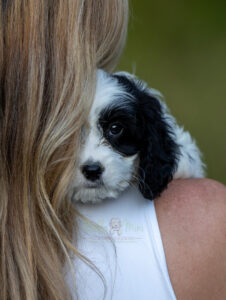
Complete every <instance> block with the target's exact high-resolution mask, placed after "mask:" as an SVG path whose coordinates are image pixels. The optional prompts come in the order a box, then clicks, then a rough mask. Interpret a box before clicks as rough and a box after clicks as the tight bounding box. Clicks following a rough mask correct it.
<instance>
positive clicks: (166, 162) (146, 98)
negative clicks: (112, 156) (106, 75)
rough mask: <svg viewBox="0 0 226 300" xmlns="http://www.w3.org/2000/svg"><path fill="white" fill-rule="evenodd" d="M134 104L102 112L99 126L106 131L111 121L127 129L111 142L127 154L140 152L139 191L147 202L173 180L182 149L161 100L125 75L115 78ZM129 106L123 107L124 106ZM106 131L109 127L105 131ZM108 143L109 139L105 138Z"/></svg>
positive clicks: (122, 100)
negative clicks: (167, 120)
mask: <svg viewBox="0 0 226 300" xmlns="http://www.w3.org/2000/svg"><path fill="white" fill-rule="evenodd" d="M112 76H113V77H114V78H116V79H117V80H118V82H119V84H120V85H122V86H123V88H124V89H125V90H126V92H127V93H129V94H130V95H132V97H133V98H134V100H135V101H132V100H131V101H128V100H127V101H126V100H125V99H121V100H120V99H119V101H118V102H117V106H118V107H111V108H108V109H106V111H105V112H103V114H102V116H101V118H100V123H101V125H102V127H103V128H104V125H103V124H104V120H105V121H106V124H109V123H110V122H111V121H112V122H115V121H116V120H117V121H120V122H122V123H123V124H124V126H125V127H126V130H125V133H124V135H123V136H121V137H120V139H116V140H110V143H111V144H112V146H113V147H115V148H116V149H117V150H118V151H120V152H122V153H123V154H125V155H132V154H135V153H139V159H140V165H139V189H140V191H141V193H142V194H143V196H144V197H145V198H148V199H154V198H156V197H158V196H159V195H160V194H161V192H162V191H163V190H164V189H165V188H166V187H167V184H168V183H169V181H170V180H172V178H173V173H174V171H175V169H176V167H177V161H178V156H179V146H178V145H177V144H176V143H175V141H174V138H173V131H172V129H171V127H170V125H169V124H168V123H167V122H166V120H165V118H164V113H163V111H162V106H161V103H160V101H159V100H158V99H157V98H155V97H154V96H152V95H151V94H150V92H149V91H148V89H145V88H144V87H142V85H139V82H136V81H133V80H130V79H128V78H127V77H126V76H123V75H112ZM125 101H126V105H120V103H121V104H123V103H125ZM107 120H108V121H107ZM104 132H107V131H106V128H105V130H104ZM106 138H107V139H108V140H109V137H108V136H106Z"/></svg>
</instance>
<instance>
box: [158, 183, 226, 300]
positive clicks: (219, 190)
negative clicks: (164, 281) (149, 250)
mask: <svg viewBox="0 0 226 300" xmlns="http://www.w3.org/2000/svg"><path fill="white" fill-rule="evenodd" d="M155 207H156V213H157V217H158V221H159V226H160V231H161V234H162V239H163V244H164V249H165V254H166V260H167V265H168V269H169V274H170V278H171V282H172V284H173V287H174V289H175V293H176V295H177V298H178V299H179V300H180V299H181V300H185V299H193V300H195V299H199V300H202V299H207V300H208V299H216V300H218V299H219V300H220V299H226V286H225V280H226V187H225V186H224V185H223V184H221V183H219V182H216V181H214V180H211V179H184V180H182V179H180V180H174V181H173V182H172V183H171V184H170V185H169V187H168V189H167V190H166V191H165V192H164V193H163V195H162V196H161V197H160V198H159V199H157V200H156V202H155Z"/></svg>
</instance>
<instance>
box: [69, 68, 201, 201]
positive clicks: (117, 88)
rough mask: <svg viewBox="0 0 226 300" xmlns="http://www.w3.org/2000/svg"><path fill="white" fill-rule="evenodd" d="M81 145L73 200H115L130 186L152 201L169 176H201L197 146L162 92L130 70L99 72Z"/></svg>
mask: <svg viewBox="0 0 226 300" xmlns="http://www.w3.org/2000/svg"><path fill="white" fill-rule="evenodd" d="M81 144H82V145H81V150H80V156H79V158H78V162H77V168H76V169H75V175H74V180H73V182H72V184H71V186H70V188H69V195H70V197H71V198H72V200H73V201H82V202H84V203H85V202H99V201H101V200H103V199H106V198H114V197H117V196H118V195H119V193H120V192H121V191H123V190H124V189H126V188H127V187H128V186H129V185H130V184H137V186H138V188H139V190H140V192H141V193H142V194H143V196H144V197H145V198H148V199H154V198H156V197H158V196H159V195H160V194H161V192H162V191H163V190H164V189H165V188H166V187H167V184H168V183H169V182H170V180H172V178H190V177H203V176H204V164H203V163H202V161H201V158H200V151H199V149H198V147H197V146H196V144H195V142H194V140H192V138H191V136H190V134H189V133H188V132H186V131H184V129H183V128H182V127H179V126H178V125H177V123H176V120H175V119H174V118H173V117H172V116H171V115H170V113H169V111H168V109H167V106H166V104H165V103H164V102H163V101H162V100H161V94H160V93H159V92H157V91H156V90H154V89H152V88H148V87H147V85H146V83H144V82H142V81H140V80H138V79H137V78H136V77H135V76H133V75H130V74H129V73H125V72H119V73H115V74H108V73H106V72H104V71H102V70H98V72H97V86H96V95H95V99H94V102H93V105H92V108H91V111H90V114H89V118H88V125H87V126H86V127H84V128H83V132H82V143H81Z"/></svg>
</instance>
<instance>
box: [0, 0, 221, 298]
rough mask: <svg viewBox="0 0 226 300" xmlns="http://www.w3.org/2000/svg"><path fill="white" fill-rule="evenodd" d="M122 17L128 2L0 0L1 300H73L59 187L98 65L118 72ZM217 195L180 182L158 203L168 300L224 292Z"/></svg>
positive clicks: (69, 215)
mask: <svg viewBox="0 0 226 300" xmlns="http://www.w3.org/2000/svg"><path fill="white" fill-rule="evenodd" d="M127 15H128V7H127V1H126V0H73V1H72V0H58V1H54V0H26V1H25V0H8V1H7V0H4V1H3V0H2V1H1V2H0V22H1V25H0V80H1V106H0V114H1V115H0V139H1V140H0V188H1V196H0V197H1V198H0V299H2V300H14V299H16V300H24V299H25V300H36V299H59V300H62V299H71V298H74V299H76V298H75V297H76V291H75V293H74V294H72V291H71V290H70V288H69V286H68V283H67V281H66V279H65V272H64V270H65V265H66V264H67V263H68V262H69V261H70V256H71V254H72V253H73V254H74V257H77V258H78V259H83V260H86V258H85V257H83V253H80V252H79V251H78V250H77V248H76V244H75V243H74V240H75V239H74V238H75V236H76V233H77V227H76V226H77V225H76V222H75V221H76V216H77V213H76V211H75V210H74V209H73V207H72V205H71V203H70V200H69V199H67V196H66V193H67V188H68V186H69V184H70V182H71V178H72V175H73V169H74V165H75V162H76V157H77V153H78V151H79V141H80V139H79V137H80V129H81V127H82V125H83V124H84V123H85V121H86V118H87V115H88V113H89V109H90V106H91V104H92V99H93V94H94V92H95V83H96V78H95V70H96V68H103V69H105V70H107V71H111V70H112V69H113V68H114V67H115V65H116V62H117V60H118V58H119V56H120V53H121V50H122V49H123V46H124V42H125V38H126V31H127ZM225 197H226V192H225V187H224V186H222V185H221V184H219V183H216V182H214V181H211V180H184V181H183V180H178V181H175V182H173V183H172V184H171V185H170V186H169V188H168V190H167V191H166V192H165V193H164V194H163V196H162V197H161V198H159V199H158V201H157V202H156V213H157V216H158V221H159V226H160V231H161V234H162V240H163V245H164V249H165V257H166V261H167V266H168V270H169V276H170V280H171V281H169V282H168V284H169V285H170V286H171V289H174V291H175V294H174V293H173V292H172V290H171V296H172V297H175V295H176V296H177V298H178V299H182V300H183V299H199V300H202V299H224V298H226V288H225V279H226V264H225V261H226V251H225V249H226V238H225V235H226V226H225V214H226V201H225ZM72 235H73V238H72ZM136 259H138V260H139V259H140V260H141V261H140V263H144V259H147V257H145V258H142V257H137V258H136ZM142 259H143V260H142ZM144 265H145V264H144ZM91 267H92V262H91ZM125 271H126V270H125ZM144 272H145V269H144ZM104 275H105V274H103V276H104ZM127 275H128V274H127ZM127 275H126V273H125V276H127ZM129 275H130V276H127V277H129V278H133V276H131V274H129ZM133 275H134V278H135V276H142V274H133ZM131 280H132V279H131ZM143 280H144V281H145V280H146V277H145V276H144V278H143ZM125 282H126V279H125ZM75 284H76V276H75ZM131 284H133V280H132V281H128V282H127V284H125V285H122V286H121V291H120V290H119V294H118V295H126V297H127V298H121V297H120V296H119V298H117V299H135V298H133V294H132V293H131V294H130V290H128V292H127V293H126V292H125V289H128V286H129V285H130V286H131ZM145 284H146V286H147V287H150V290H152V291H153V290H155V289H156V295H157V289H158V290H159V289H160V290H161V289H163V288H164V284H163V286H162V287H161V278H160V281H159V285H158V286H154V285H153V286H152V283H151V282H147V281H146V283H145ZM78 288H79V287H78ZM106 288H108V286H107V287H106ZM137 289H138V291H139V285H138V286H137ZM75 290H76V285H75ZM84 290H85V285H84ZM95 291H97V289H96V288H95V286H93V294H92V295H91V296H92V297H93V298H91V299H94V297H95ZM115 299H116V298H115ZM143 299H150V295H149V294H148V293H146V294H145V295H143ZM156 299H158V300H162V299H160V298H156ZM168 299H171V298H170V296H169V297H168Z"/></svg>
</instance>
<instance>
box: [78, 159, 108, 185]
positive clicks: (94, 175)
mask: <svg viewBox="0 0 226 300" xmlns="http://www.w3.org/2000/svg"><path fill="white" fill-rule="evenodd" d="M81 170H82V173H83V175H84V176H85V178H86V179H88V180H90V181H96V180H98V179H100V177H101V174H102V173H103V167H102V166H101V164H100V163H98V162H95V163H89V164H85V165H83V166H82V169H81Z"/></svg>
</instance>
